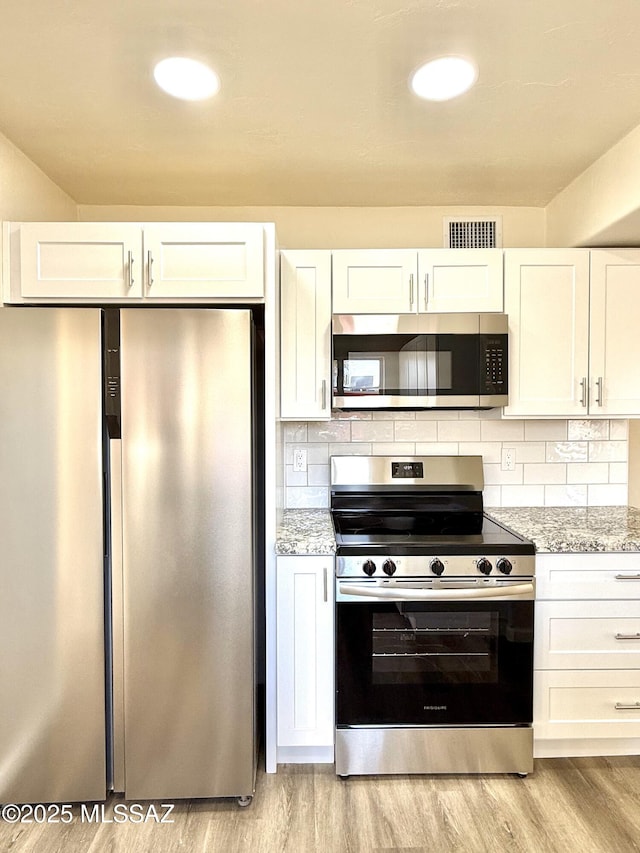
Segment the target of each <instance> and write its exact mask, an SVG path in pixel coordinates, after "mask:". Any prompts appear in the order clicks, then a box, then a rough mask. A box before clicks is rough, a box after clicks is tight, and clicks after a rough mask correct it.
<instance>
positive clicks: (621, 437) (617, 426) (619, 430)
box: [609, 420, 629, 441]
mask: <svg viewBox="0 0 640 853" xmlns="http://www.w3.org/2000/svg"><path fill="white" fill-rule="evenodd" d="M609 438H610V439H611V441H626V440H627V439H628V438H629V421H620V420H613V421H609Z"/></svg>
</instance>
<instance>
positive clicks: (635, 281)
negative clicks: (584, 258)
mask: <svg viewBox="0 0 640 853" xmlns="http://www.w3.org/2000/svg"><path fill="white" fill-rule="evenodd" d="M639 319H640V250H638V249H611V250H607V249H594V250H592V251H591V318H590V324H589V330H590V357H589V373H590V407H589V408H590V412H591V413H592V414H602V415H607V416H615V415H624V416H626V415H640V331H639V327H638V321H639Z"/></svg>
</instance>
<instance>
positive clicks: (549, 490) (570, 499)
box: [544, 485, 587, 506]
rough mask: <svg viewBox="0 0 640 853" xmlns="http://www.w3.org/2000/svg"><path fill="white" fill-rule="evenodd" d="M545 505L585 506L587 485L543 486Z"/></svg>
mask: <svg viewBox="0 0 640 853" xmlns="http://www.w3.org/2000/svg"><path fill="white" fill-rule="evenodd" d="M544 504H545V506H586V505H587V486H576V485H567V486H545V487H544Z"/></svg>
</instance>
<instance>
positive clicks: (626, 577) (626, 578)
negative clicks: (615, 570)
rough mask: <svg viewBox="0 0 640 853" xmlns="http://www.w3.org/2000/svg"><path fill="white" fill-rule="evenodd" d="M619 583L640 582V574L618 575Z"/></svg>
mask: <svg viewBox="0 0 640 853" xmlns="http://www.w3.org/2000/svg"><path fill="white" fill-rule="evenodd" d="M616 580H617V581H640V574H637V575H616Z"/></svg>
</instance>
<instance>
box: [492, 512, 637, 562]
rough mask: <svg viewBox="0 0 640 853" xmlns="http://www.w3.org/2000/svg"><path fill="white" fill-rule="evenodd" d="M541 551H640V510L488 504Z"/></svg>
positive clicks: (500, 519)
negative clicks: (495, 505)
mask: <svg viewBox="0 0 640 853" xmlns="http://www.w3.org/2000/svg"><path fill="white" fill-rule="evenodd" d="M485 511H486V512H487V514H488V515H490V516H492V517H493V518H495V520H496V521H499V522H502V524H505V525H506V526H507V527H510V528H511V529H512V530H513V531H515V532H516V533H519V534H520V535H521V536H526V537H527V538H528V539H531V540H533V542H534V543H535V546H536V550H537V551H538V553H542V552H548V553H584V554H587V553H591V552H607V551H640V510H638V509H636V508H635V507H626V506H594V507H582V506H575V507H557V506H554V507H485Z"/></svg>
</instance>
